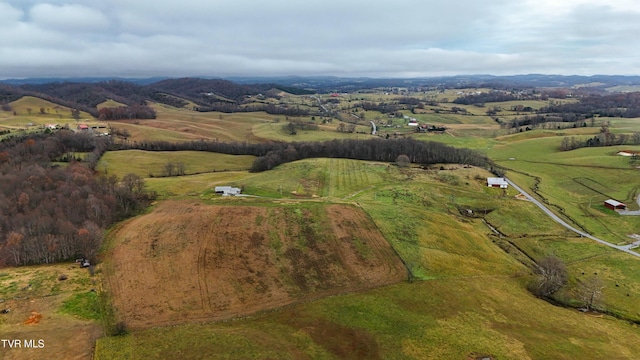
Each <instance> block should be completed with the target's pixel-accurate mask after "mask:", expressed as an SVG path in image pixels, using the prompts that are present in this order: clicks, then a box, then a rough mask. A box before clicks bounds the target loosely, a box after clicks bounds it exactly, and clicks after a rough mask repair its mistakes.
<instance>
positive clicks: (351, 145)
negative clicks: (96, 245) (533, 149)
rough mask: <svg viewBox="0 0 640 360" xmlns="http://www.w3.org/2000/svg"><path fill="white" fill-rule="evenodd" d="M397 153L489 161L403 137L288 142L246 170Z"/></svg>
mask: <svg viewBox="0 0 640 360" xmlns="http://www.w3.org/2000/svg"><path fill="white" fill-rule="evenodd" d="M400 155H407V156H408V157H409V161H410V162H412V163H416V164H422V165H428V164H436V163H457V164H469V165H474V166H480V167H486V168H489V167H491V162H490V160H489V159H488V158H487V157H486V156H485V155H483V154H481V153H479V152H477V151H474V150H470V149H462V148H454V147H452V146H448V145H444V144H442V143H437V142H422V141H418V140H415V139H411V138H403V139H369V140H351V139H344V140H330V141H323V142H299V143H291V144H288V145H287V146H286V147H285V148H282V147H280V148H279V149H277V150H272V151H269V152H268V153H267V154H266V155H264V156H261V157H259V158H257V159H256V160H255V161H254V162H253V164H252V166H251V169H250V170H251V171H254V172H260V171H266V170H271V169H273V168H274V167H276V166H278V165H280V164H283V163H286V162H291V161H295V160H301V159H308V158H320V157H326V158H346V159H355V160H368V161H383V162H389V163H391V162H394V161H396V159H397V158H398V157H399V156H400Z"/></svg>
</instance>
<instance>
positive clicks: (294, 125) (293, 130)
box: [282, 120, 319, 135]
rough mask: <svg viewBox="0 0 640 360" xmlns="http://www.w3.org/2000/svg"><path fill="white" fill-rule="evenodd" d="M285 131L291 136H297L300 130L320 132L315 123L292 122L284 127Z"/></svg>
mask: <svg viewBox="0 0 640 360" xmlns="http://www.w3.org/2000/svg"><path fill="white" fill-rule="evenodd" d="M282 127H283V129H284V130H285V131H286V132H288V133H289V135H295V134H297V133H298V130H312V131H313V130H318V129H319V127H318V124H316V123H315V122H313V121H302V120H291V121H289V122H288V123H287V124H286V125H283V126H282Z"/></svg>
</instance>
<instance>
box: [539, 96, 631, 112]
mask: <svg viewBox="0 0 640 360" xmlns="http://www.w3.org/2000/svg"><path fill="white" fill-rule="evenodd" d="M538 113H549V114H556V115H557V116H563V117H564V116H565V114H573V115H574V116H575V118H576V119H586V118H591V117H594V116H605V117H623V118H633V117H640V92H634V93H619V94H613V95H596V94H591V95H588V96H584V97H582V98H580V101H578V102H575V103H565V104H550V105H549V106H545V107H543V108H541V109H540V110H538Z"/></svg>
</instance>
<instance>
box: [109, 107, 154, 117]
mask: <svg viewBox="0 0 640 360" xmlns="http://www.w3.org/2000/svg"><path fill="white" fill-rule="evenodd" d="M98 118H99V119H100V120H122V119H155V118H156V112H155V110H153V109H152V108H151V107H149V106H147V105H132V106H118V107H105V108H102V109H100V110H99V111H98Z"/></svg>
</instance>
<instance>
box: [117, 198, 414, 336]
mask: <svg viewBox="0 0 640 360" xmlns="http://www.w3.org/2000/svg"><path fill="white" fill-rule="evenodd" d="M111 241H112V242H113V248H112V250H111V254H110V256H109V259H110V260H109V261H108V262H107V263H106V264H105V265H106V266H105V281H106V284H107V288H109V289H110V290H111V292H112V293H111V295H112V298H113V303H114V306H115V308H116V312H117V314H118V318H119V320H121V321H124V322H125V323H126V325H127V326H128V327H129V328H131V329H141V328H147V327H152V326H161V325H173V324H179V323H185V322H199V321H215V320H221V319H228V318H233V317H237V316H244V315H248V314H251V313H255V312H258V311H260V310H265V309H272V308H277V307H281V306H284V305H287V304H292V303H296V302H300V301H306V300H311V299H315V298H319V297H323V296H328V295H333V294H340V293H346V292H351V291H358V290H363V289H367V288H372V287H376V286H381V285H385V284H391V283H397V282H400V281H402V280H405V279H406V278H407V272H406V269H405V268H404V266H403V264H402V262H401V261H400V259H399V258H398V257H397V256H396V255H395V253H394V251H393V250H392V249H391V247H390V246H389V244H388V243H387V241H386V240H385V239H384V237H383V236H382V235H381V234H380V232H379V231H378V229H377V228H376V226H375V224H374V223H373V222H372V220H371V219H370V218H369V217H368V216H367V214H366V213H364V211H362V210H361V209H358V208H356V207H352V206H346V205H323V204H312V205H306V206H296V207H291V206H277V207H258V206H214V205H206V204H201V203H198V202H194V201H165V202H163V203H161V204H159V205H158V206H157V207H156V208H155V209H154V211H153V212H151V213H149V214H147V215H143V216H139V217H137V218H134V219H131V220H130V221H127V222H125V223H124V224H122V225H121V226H120V227H118V228H117V229H115V230H114V231H113V232H112V234H111Z"/></svg>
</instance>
